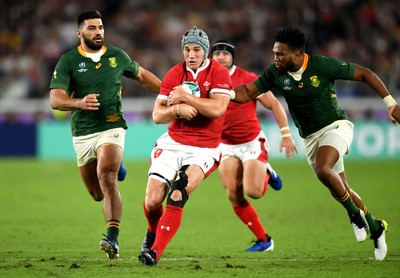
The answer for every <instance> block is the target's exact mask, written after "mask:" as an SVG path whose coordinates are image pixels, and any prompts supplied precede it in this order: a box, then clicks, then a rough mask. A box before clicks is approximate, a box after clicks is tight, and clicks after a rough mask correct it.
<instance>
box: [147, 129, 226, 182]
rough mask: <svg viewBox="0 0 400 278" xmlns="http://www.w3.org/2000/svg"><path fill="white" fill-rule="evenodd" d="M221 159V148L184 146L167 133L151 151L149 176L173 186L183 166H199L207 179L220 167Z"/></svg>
mask: <svg viewBox="0 0 400 278" xmlns="http://www.w3.org/2000/svg"><path fill="white" fill-rule="evenodd" d="M220 157H221V152H220V150H219V148H202V147H194V146H189V145H183V144H180V143H178V142H176V141H174V140H173V139H172V138H171V137H170V136H169V134H168V132H165V133H164V134H163V135H161V136H160V138H159V139H158V140H157V144H156V146H155V147H154V148H153V150H152V151H151V158H150V161H151V165H150V168H149V171H148V174H149V176H151V177H152V178H154V179H157V180H160V181H163V182H166V180H167V181H168V182H169V183H170V184H172V183H173V182H174V180H175V178H176V174H177V172H178V171H179V169H180V168H181V167H182V166H185V165H193V164H194V165H198V166H199V167H200V168H201V169H202V171H203V173H204V175H205V177H207V176H209V175H210V174H211V173H212V172H213V171H214V170H215V169H216V168H217V166H218V163H219V160H220Z"/></svg>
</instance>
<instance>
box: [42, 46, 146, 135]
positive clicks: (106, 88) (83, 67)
mask: <svg viewBox="0 0 400 278" xmlns="http://www.w3.org/2000/svg"><path fill="white" fill-rule="evenodd" d="M103 53H104V54H103V55H102V56H101V59H100V61H98V62H94V61H93V60H92V59H91V58H88V57H86V55H85V52H84V51H83V50H82V48H81V46H78V47H77V48H74V49H72V50H70V51H68V52H67V53H65V54H64V55H63V56H62V57H61V58H60V60H59V61H58V63H57V65H56V68H55V70H54V73H53V77H52V79H51V81H50V87H49V88H50V89H53V88H56V89H63V90H65V91H66V92H67V94H68V95H69V96H70V97H73V98H83V97H85V96H86V95H88V94H100V95H99V96H98V100H99V103H100V106H99V110H97V111H88V110H80V109H74V110H72V111H71V130H72V135H73V136H82V135H88V134H92V133H95V132H100V131H104V130H108V129H111V128H117V127H122V128H124V129H127V128H128V127H127V124H126V121H125V119H124V114H123V110H122V102H121V89H122V83H121V77H122V76H126V77H129V78H133V77H135V76H136V75H137V74H138V72H139V64H138V63H136V62H135V61H132V60H131V58H130V57H129V56H128V55H127V54H126V53H125V52H124V51H123V50H121V49H119V48H116V47H114V46H112V45H104V46H103Z"/></svg>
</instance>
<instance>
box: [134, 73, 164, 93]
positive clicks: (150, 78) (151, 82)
mask: <svg viewBox="0 0 400 278" xmlns="http://www.w3.org/2000/svg"><path fill="white" fill-rule="evenodd" d="M134 79H135V80H137V81H138V82H139V83H140V84H142V85H143V87H145V88H146V89H147V90H149V91H152V92H154V93H156V94H158V93H159V92H160V87H161V80H160V79H159V78H158V77H157V76H155V75H154V74H153V73H151V72H150V71H148V70H146V69H144V68H142V67H139V72H138V74H137V76H136V77H135V78H134Z"/></svg>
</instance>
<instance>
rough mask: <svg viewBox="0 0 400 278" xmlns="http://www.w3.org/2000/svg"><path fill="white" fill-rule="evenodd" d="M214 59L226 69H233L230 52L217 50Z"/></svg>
mask: <svg viewBox="0 0 400 278" xmlns="http://www.w3.org/2000/svg"><path fill="white" fill-rule="evenodd" d="M212 57H213V59H214V60H216V61H217V62H218V63H220V64H221V65H223V66H224V67H225V68H227V69H230V68H231V67H232V60H233V59H232V55H231V54H230V53H229V52H228V51H223V50H217V51H214V53H213V56H212Z"/></svg>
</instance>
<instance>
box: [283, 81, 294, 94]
mask: <svg viewBox="0 0 400 278" xmlns="http://www.w3.org/2000/svg"><path fill="white" fill-rule="evenodd" d="M283 85H284V86H283V89H284V90H285V91H290V90H291V89H292V87H290V79H289V78H286V79H285V81H283Z"/></svg>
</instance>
